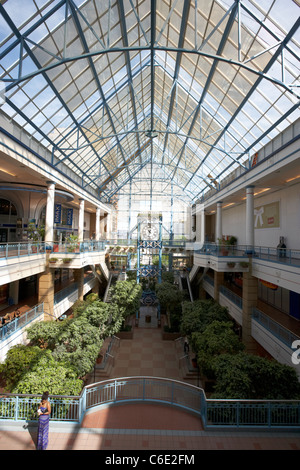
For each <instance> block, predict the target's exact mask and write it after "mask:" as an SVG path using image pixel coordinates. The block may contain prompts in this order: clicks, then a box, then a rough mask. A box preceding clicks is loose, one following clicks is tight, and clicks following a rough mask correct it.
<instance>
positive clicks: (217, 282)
mask: <svg viewBox="0 0 300 470" xmlns="http://www.w3.org/2000/svg"><path fill="white" fill-rule="evenodd" d="M222 284H224V273H219V272H218V271H214V299H215V301H216V302H219V290H220V286H221V285H222Z"/></svg>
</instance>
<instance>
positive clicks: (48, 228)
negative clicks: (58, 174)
mask: <svg viewBox="0 0 300 470" xmlns="http://www.w3.org/2000/svg"><path fill="white" fill-rule="evenodd" d="M47 185H48V190H47V205H46V221H45V242H47V243H51V242H53V226H54V199H55V183H53V182H52V181H47Z"/></svg>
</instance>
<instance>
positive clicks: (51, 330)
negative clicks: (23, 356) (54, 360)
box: [26, 320, 67, 350]
mask: <svg viewBox="0 0 300 470" xmlns="http://www.w3.org/2000/svg"><path fill="white" fill-rule="evenodd" d="M66 321H67V320H65V321H63V322H57V321H42V322H36V323H34V324H33V325H31V326H30V327H29V328H27V330H26V332H27V338H28V339H29V340H30V343H31V345H32V346H38V347H39V348H41V349H45V348H48V349H51V350H53V349H54V347H55V344H56V340H57V337H58V335H59V332H60V330H61V329H62V328H64V327H65V325H66Z"/></svg>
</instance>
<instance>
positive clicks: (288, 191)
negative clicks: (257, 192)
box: [222, 184, 300, 250]
mask: <svg viewBox="0 0 300 470" xmlns="http://www.w3.org/2000/svg"><path fill="white" fill-rule="evenodd" d="M275 201H279V203H280V209H279V211H280V227H279V228H266V229H255V230H254V243H255V244H256V245H259V246H266V247H276V246H277V245H278V243H279V237H281V236H283V237H284V238H285V243H286V246H287V248H291V249H295V250H300V184H295V185H293V186H289V187H287V188H285V189H283V190H280V191H275V192H272V193H265V194H264V195H263V196H260V197H258V196H257V197H255V200H254V207H255V208H256V207H260V206H262V205H265V204H270V203H272V202H275ZM222 227H223V234H224V235H235V236H236V237H237V239H238V244H241V245H243V244H245V243H246V204H245V203H241V204H240V205H235V206H232V207H230V208H228V209H226V208H225V209H224V208H223V211H222Z"/></svg>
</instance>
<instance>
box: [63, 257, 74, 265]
mask: <svg viewBox="0 0 300 470" xmlns="http://www.w3.org/2000/svg"><path fill="white" fill-rule="evenodd" d="M71 261H72V260H71V258H63V259H62V262H63V263H64V264H68V263H71Z"/></svg>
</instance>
